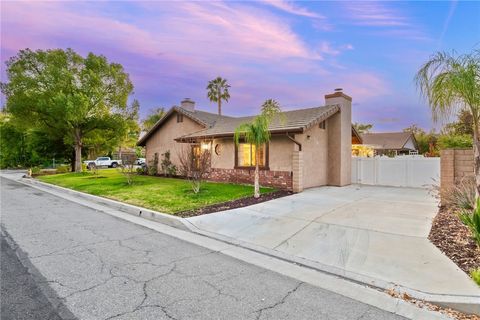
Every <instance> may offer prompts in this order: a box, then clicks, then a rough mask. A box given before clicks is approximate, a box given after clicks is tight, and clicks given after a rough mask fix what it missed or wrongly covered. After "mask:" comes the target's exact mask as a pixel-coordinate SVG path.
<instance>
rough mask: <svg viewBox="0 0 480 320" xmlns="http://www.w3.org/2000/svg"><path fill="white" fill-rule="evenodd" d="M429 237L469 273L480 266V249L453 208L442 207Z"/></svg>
mask: <svg viewBox="0 0 480 320" xmlns="http://www.w3.org/2000/svg"><path fill="white" fill-rule="evenodd" d="M428 238H429V239H430V241H431V242H432V243H433V244H434V245H436V246H437V247H438V248H439V249H440V250H441V251H442V252H443V253H444V254H445V255H446V256H447V257H449V258H450V259H451V260H452V261H453V262H455V264H456V265H457V266H459V267H460V269H462V270H463V271H465V272H466V273H467V274H469V273H470V270H472V269H475V268H480V249H479V248H478V246H477V245H476V244H475V241H474V240H473V239H472V236H471V235H470V231H469V230H468V228H467V227H466V226H465V225H464V224H463V223H462V222H461V221H460V219H459V218H458V216H457V215H456V214H455V212H453V211H452V210H449V209H447V208H440V210H439V212H438V214H437V216H436V217H435V219H434V220H433V224H432V229H431V230H430V235H429V236H428Z"/></svg>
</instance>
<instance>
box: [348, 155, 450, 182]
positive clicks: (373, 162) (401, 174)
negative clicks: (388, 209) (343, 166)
mask: <svg viewBox="0 0 480 320" xmlns="http://www.w3.org/2000/svg"><path fill="white" fill-rule="evenodd" d="M435 181H436V182H437V183H438V182H439V181H440V158H425V157H422V156H398V157H394V158H389V157H373V158H362V157H352V183H359V184H371V185H381V186H395V187H414V188H428V187H429V186H431V185H432V184H434V183H435Z"/></svg>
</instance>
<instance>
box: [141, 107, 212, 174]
mask: <svg viewBox="0 0 480 320" xmlns="http://www.w3.org/2000/svg"><path fill="white" fill-rule="evenodd" d="M201 129H203V126H201V125H200V124H198V123H196V122H194V121H193V120H191V119H190V118H188V117H185V116H184V117H183V122H179V123H177V113H176V112H174V113H172V115H171V116H170V117H169V119H167V120H166V121H165V122H164V123H163V125H162V126H161V127H160V129H158V130H157V131H156V132H155V133H154V134H153V135H152V136H151V137H150V138H149V139H148V140H147V142H146V145H145V158H146V159H147V163H149V162H150V161H153V159H154V155H155V153H156V152H157V153H158V159H159V165H158V170H159V172H160V170H161V167H160V162H161V161H162V158H163V154H164V153H165V151H167V150H170V154H171V160H172V162H173V163H174V164H175V165H176V166H177V167H178V153H179V152H181V150H182V148H185V147H187V146H188V144H185V143H178V142H176V141H175V140H174V139H175V138H178V137H180V136H182V135H185V134H188V133H192V132H196V131H199V130H201Z"/></svg>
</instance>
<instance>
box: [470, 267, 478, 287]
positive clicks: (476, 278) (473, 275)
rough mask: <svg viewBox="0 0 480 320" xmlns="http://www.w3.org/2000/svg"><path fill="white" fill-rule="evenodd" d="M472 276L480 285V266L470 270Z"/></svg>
mask: <svg viewBox="0 0 480 320" xmlns="http://www.w3.org/2000/svg"><path fill="white" fill-rule="evenodd" d="M470 277H472V279H473V281H475V283H476V284H478V286H480V268H476V269H472V270H471V271H470Z"/></svg>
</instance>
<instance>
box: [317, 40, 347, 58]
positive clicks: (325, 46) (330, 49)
mask: <svg viewBox="0 0 480 320" xmlns="http://www.w3.org/2000/svg"><path fill="white" fill-rule="evenodd" d="M347 50H353V45H351V44H344V45H341V46H338V47H335V46H333V45H332V44H331V43H330V42H328V41H322V42H321V43H320V45H319V46H318V50H317V51H318V52H319V53H320V54H323V55H330V56H338V55H339V54H341V53H342V52H343V51H347Z"/></svg>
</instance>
